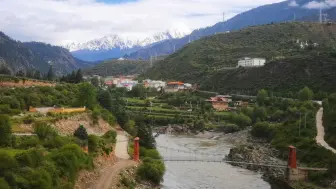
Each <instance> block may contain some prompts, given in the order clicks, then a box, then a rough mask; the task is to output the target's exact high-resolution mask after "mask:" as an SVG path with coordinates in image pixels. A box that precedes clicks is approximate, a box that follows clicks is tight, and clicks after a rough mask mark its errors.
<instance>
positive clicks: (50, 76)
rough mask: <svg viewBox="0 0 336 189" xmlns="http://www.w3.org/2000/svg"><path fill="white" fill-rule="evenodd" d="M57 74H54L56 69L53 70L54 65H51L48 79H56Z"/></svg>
mask: <svg viewBox="0 0 336 189" xmlns="http://www.w3.org/2000/svg"><path fill="white" fill-rule="evenodd" d="M54 77H55V75H54V71H53V67H52V66H50V67H49V71H48V74H47V79H48V80H49V81H52V80H53V79H54Z"/></svg>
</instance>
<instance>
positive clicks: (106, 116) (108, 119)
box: [101, 109, 116, 126]
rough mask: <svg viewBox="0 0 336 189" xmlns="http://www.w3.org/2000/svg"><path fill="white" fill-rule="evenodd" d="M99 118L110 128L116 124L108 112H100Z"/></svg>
mask: <svg viewBox="0 0 336 189" xmlns="http://www.w3.org/2000/svg"><path fill="white" fill-rule="evenodd" d="M101 117H102V118H103V120H105V121H106V122H107V123H109V124H110V125H111V126H112V125H114V124H115V123H116V118H115V117H114V116H113V114H112V113H110V112H109V111H108V110H105V109H103V110H102V111H101Z"/></svg>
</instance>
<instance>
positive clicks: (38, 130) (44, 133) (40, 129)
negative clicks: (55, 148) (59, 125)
mask: <svg viewBox="0 0 336 189" xmlns="http://www.w3.org/2000/svg"><path fill="white" fill-rule="evenodd" d="M34 133H35V134H37V136H38V137H39V139H41V140H45V139H47V138H49V137H55V136H56V135H57V133H56V130H55V129H54V128H52V127H51V126H50V125H49V124H46V123H35V124H34Z"/></svg>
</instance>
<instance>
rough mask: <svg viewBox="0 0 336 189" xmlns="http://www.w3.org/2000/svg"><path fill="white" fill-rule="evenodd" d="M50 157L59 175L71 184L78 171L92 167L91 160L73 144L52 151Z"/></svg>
mask: <svg viewBox="0 0 336 189" xmlns="http://www.w3.org/2000/svg"><path fill="white" fill-rule="evenodd" d="M50 157H51V159H52V160H53V161H54V163H55V165H56V166H57V168H58V169H59V171H60V175H61V176H65V177H67V178H69V179H70V181H71V182H74V181H75V179H76V174H77V172H78V171H79V169H81V168H92V166H93V162H92V159H91V158H90V157H89V156H88V155H87V154H85V153H84V152H83V151H82V149H81V148H80V147H79V146H78V145H75V144H68V145H65V146H63V147H62V148H61V149H60V150H56V151H53V152H52V153H51V154H50Z"/></svg>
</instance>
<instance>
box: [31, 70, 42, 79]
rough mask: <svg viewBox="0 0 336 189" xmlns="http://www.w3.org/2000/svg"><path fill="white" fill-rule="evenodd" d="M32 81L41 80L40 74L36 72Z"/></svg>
mask: <svg viewBox="0 0 336 189" xmlns="http://www.w3.org/2000/svg"><path fill="white" fill-rule="evenodd" d="M33 78H34V79H41V72H40V71H38V70H36V71H35V72H34V75H33Z"/></svg>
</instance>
